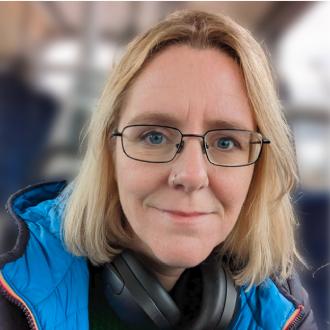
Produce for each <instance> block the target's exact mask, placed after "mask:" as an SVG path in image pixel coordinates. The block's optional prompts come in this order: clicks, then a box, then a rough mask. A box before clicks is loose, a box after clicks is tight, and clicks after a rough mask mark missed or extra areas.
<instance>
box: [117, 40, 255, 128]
mask: <svg viewBox="0 0 330 330" xmlns="http://www.w3.org/2000/svg"><path fill="white" fill-rule="evenodd" d="M148 123H150V124H167V125H171V126H175V127H178V128H182V129H185V128H189V129H195V128H196V129H200V128H203V129H212V128H217V127H219V128H223V127H226V126H228V127H229V128H233V127H236V128H242V129H250V130H252V129H255V122H254V119H253V113H252V111H251V109H250V105H249V100H248V97H247V93H246V90H245V85H244V80H243V77H242V74H241V71H240V68H239V66H238V64H237V63H236V62H235V61H234V60H233V59H232V58H230V57H229V56H228V55H226V54H225V53H223V52H221V51H219V50H217V49H202V50H200V49H193V48H191V47H188V46H171V47H169V48H168V49H166V50H164V51H162V52H161V53H159V54H157V55H156V56H155V57H154V58H153V59H152V60H151V61H150V62H149V63H148V64H147V65H146V67H145V68H144V69H143V70H142V72H141V73H140V75H139V76H138V77H137V79H136V80H135V82H134V83H133V85H132V86H131V88H130V90H129V91H128V93H127V97H126V102H125V106H124V107H123V109H122V113H121V118H120V126H121V127H123V126H126V125H130V124H148Z"/></svg>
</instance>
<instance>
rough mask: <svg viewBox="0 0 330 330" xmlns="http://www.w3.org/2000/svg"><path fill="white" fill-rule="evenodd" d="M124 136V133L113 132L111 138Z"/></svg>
mask: <svg viewBox="0 0 330 330" xmlns="http://www.w3.org/2000/svg"><path fill="white" fill-rule="evenodd" d="M122 135H123V133H119V132H116V131H115V132H113V133H112V134H111V136H110V138H113V137H115V136H122Z"/></svg>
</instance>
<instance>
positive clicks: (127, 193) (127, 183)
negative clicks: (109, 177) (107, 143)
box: [116, 153, 166, 221]
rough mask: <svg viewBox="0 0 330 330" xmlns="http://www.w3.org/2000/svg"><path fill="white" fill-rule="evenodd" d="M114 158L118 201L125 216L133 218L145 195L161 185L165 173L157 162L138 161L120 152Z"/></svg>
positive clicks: (139, 209) (139, 208)
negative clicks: (115, 160)
mask: <svg viewBox="0 0 330 330" xmlns="http://www.w3.org/2000/svg"><path fill="white" fill-rule="evenodd" d="M116 159H117V162H116V168H117V171H116V176H117V183H118V191H119V197H120V202H121V205H122V208H123V210H124V212H125V214H126V216H127V218H128V219H135V218H136V214H137V213H136V212H139V211H141V210H142V208H143V202H144V201H145V199H146V197H147V196H148V195H150V194H151V193H152V192H153V191H155V190H157V188H159V187H162V185H163V183H164V180H165V181H166V179H165V176H166V175H165V173H163V171H162V169H161V168H160V166H158V167H157V164H150V163H144V162H138V161H136V160H133V159H130V158H128V157H126V155H120V153H119V154H117V157H116ZM131 221H132V220H131ZM133 221H134V220H133Z"/></svg>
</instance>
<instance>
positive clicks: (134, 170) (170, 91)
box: [114, 45, 256, 290]
mask: <svg viewBox="0 0 330 330" xmlns="http://www.w3.org/2000/svg"><path fill="white" fill-rule="evenodd" d="M146 112H157V113H166V114H170V115H173V116H174V117H175V118H177V120H178V123H177V125H176V126H175V127H177V128H179V129H180V130H181V132H182V133H193V134H201V135H202V134H204V133H205V132H206V131H207V130H208V129H210V127H209V126H208V125H207V124H206V123H207V122H212V121H215V120H219V119H220V120H223V121H228V122H231V123H233V122H234V123H235V126H237V128H245V129H248V130H255V129H256V124H255V121H254V119H253V114H252V111H251V109H250V106H249V102H248V97H247V94H246V90H245V87H244V83H243V78H242V74H241V72H240V69H239V66H238V65H237V64H236V63H235V62H234V60H233V59H231V58H230V57H229V56H228V55H226V54H225V53H223V52H221V51H220V50H216V49H203V50H200V49H193V48H191V47H189V46H182V45H181V46H177V45H176V46H171V47H169V48H167V49H165V50H163V51H162V52H160V53H159V54H157V56H155V57H154V58H153V59H152V60H151V61H150V62H149V63H148V65H147V66H146V67H145V68H144V70H143V71H142V73H141V74H140V75H139V76H138V78H137V80H136V81H135V82H134V84H133V86H132V88H131V89H130V91H129V93H128V96H127V99H126V103H125V107H124V108H123V109H122V113H121V117H120V120H119V125H118V129H119V131H120V132H121V130H122V129H123V127H125V126H126V125H128V124H129V123H130V124H132V119H133V118H134V117H135V116H136V115H140V114H142V113H146ZM133 124H157V122H150V121H144V122H143V123H142V122H134V121H133ZM158 124H164V123H162V122H160V123H158ZM217 128H226V127H225V125H224V126H222V127H217ZM227 128H228V127H227ZM114 157H115V159H114V161H115V167H116V180H117V184H118V189H119V197H120V201H121V205H122V208H123V211H124V213H125V216H126V218H127V221H128V223H129V225H130V226H131V228H132V229H133V232H134V234H135V238H134V240H133V242H132V243H131V246H130V247H131V248H132V249H133V250H134V251H136V252H137V254H138V256H139V257H140V259H141V260H142V261H143V262H144V264H145V265H146V266H147V267H148V268H149V269H150V270H151V271H152V272H153V273H154V275H155V276H156V277H157V278H158V279H159V281H160V283H161V284H162V285H163V286H164V287H165V288H166V289H167V290H170V289H171V288H172V287H173V286H174V284H175V282H176V281H177V280H178V278H179V277H180V275H181V273H182V272H183V271H184V270H185V269H186V268H190V267H194V266H196V265H198V264H199V263H201V262H202V261H203V260H205V259H206V258H207V257H208V256H209V254H210V253H211V252H212V250H213V249H214V248H215V247H216V246H217V245H219V244H220V243H221V242H223V241H224V240H225V239H226V237H227V236H228V234H229V233H230V232H231V230H232V229H233V227H234V225H235V223H236V221H237V218H238V215H239V213H240V210H241V207H242V205H243V202H244V200H245V198H246V195H247V192H248V188H249V185H250V182H251V179H252V175H253V170H254V165H252V166H245V167H236V168H234V167H232V168H230V167H229V168H228V167H227V168H226V167H220V166H214V165H212V164H211V163H209V161H208V160H207V158H206V155H204V154H203V152H202V148H201V139H199V138H191V137H190V138H186V139H185V146H184V148H183V150H182V152H181V153H180V154H178V155H177V156H176V158H174V160H172V161H171V162H170V163H145V162H139V161H136V160H133V159H130V158H128V157H127V156H126V155H125V154H124V152H123V150H122V147H121V142H120V138H118V139H117V141H116V146H115V152H114ZM174 175H176V179H175V182H173V177H174ZM164 209H165V210H181V211H185V212H192V211H203V212H206V213H208V214H205V215H203V216H199V217H195V218H189V217H188V218H187V217H186V218H184V219H183V218H182V217H181V218H177V217H173V215H172V214H170V213H168V212H163V211H162V210H164Z"/></svg>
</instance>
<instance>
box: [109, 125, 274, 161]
mask: <svg viewBox="0 0 330 330" xmlns="http://www.w3.org/2000/svg"><path fill="white" fill-rule="evenodd" d="M136 126H149V127H162V128H171V129H174V130H176V131H178V132H179V133H180V135H181V140H180V143H178V144H176V147H177V148H178V150H177V152H176V153H175V154H174V156H173V158H172V159H170V160H167V161H150V160H142V159H138V158H134V157H132V156H130V155H128V154H127V152H126V150H125V147H124V141H123V133H124V131H125V129H127V128H129V127H136ZM214 131H240V132H249V133H256V134H258V135H259V137H260V141H255V142H250V143H253V144H261V148H260V151H259V155H258V157H257V159H256V160H255V161H253V162H250V163H248V164H244V165H220V164H215V163H213V162H212V161H211V160H210V158H209V155H208V153H207V149H208V148H209V147H208V145H207V144H206V141H205V136H206V135H207V134H208V133H210V132H214ZM117 136H120V138H121V145H122V148H123V151H124V154H125V155H126V156H127V157H128V158H131V159H134V160H137V161H139V162H145V163H169V162H171V161H172V160H173V159H174V158H175V157H176V155H177V154H179V153H180V152H181V151H182V149H183V147H184V140H183V138H184V137H198V138H202V139H203V142H202V144H201V146H202V152H203V154H206V157H207V159H208V161H209V162H210V163H211V164H212V165H215V166H222V167H243V166H249V165H252V164H254V163H256V162H257V161H258V159H259V158H260V155H261V152H262V149H263V145H264V144H270V140H269V139H267V138H265V137H264V136H262V135H261V133H259V132H255V131H249V130H245V129H239V128H216V129H211V130H208V131H206V132H205V133H204V134H203V135H199V134H183V133H182V132H181V131H180V130H179V129H178V128H176V127H172V126H166V125H157V124H155V125H153V124H134V125H127V126H125V127H124V128H123V129H122V131H121V132H118V130H117V129H115V131H114V132H113V133H112V134H111V136H110V138H111V139H112V138H114V137H117Z"/></svg>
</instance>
